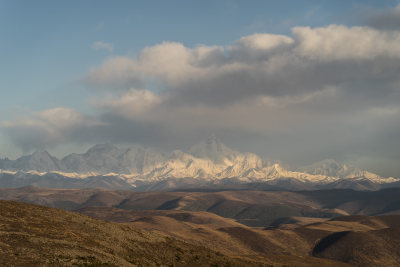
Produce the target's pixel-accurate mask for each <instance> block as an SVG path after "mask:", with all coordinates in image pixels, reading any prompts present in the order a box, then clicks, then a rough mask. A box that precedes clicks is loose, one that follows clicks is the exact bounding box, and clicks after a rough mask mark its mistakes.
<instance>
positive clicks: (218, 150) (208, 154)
mask: <svg viewBox="0 0 400 267" xmlns="http://www.w3.org/2000/svg"><path fill="white" fill-rule="evenodd" d="M188 153H189V154H191V155H193V156H195V157H197V158H206V159H210V160H212V161H213V162H215V163H223V162H224V161H226V160H233V159H234V158H235V157H237V156H238V155H240V154H241V153H239V152H237V151H234V150H232V149H230V148H229V147H227V146H226V145H224V144H223V143H222V142H221V141H220V140H219V139H218V138H217V137H216V136H215V135H210V137H208V138H207V140H206V141H203V142H201V143H199V144H196V145H194V146H192V147H191V148H190V149H189V151H188Z"/></svg>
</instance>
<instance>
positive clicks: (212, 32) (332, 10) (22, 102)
mask: <svg viewBox="0 0 400 267" xmlns="http://www.w3.org/2000/svg"><path fill="white" fill-rule="evenodd" d="M398 4H399V1H394V0H387V1H385V0H380V1H372V0H363V1H361V0H358V1H357V0H348V1H337V0H330V1H328V0H325V1H324V0H319V1H316V0H314V1H311V0H310V1H289V0H280V1H15V0H13V1H11V0H10V1H6V0H0V70H1V76H0V90H1V100H2V101H1V103H2V104H1V105H0V122H3V126H2V128H3V131H1V132H0V133H1V134H0V156H10V157H16V156H18V155H20V154H22V153H28V152H30V151H32V150H34V149H37V148H43V147H44V148H46V149H49V150H50V151H53V152H54V153H55V154H57V155H59V156H61V155H64V154H65V153H67V152H70V151H69V150H71V149H72V148H70V147H73V148H74V149H76V148H81V149H84V148H87V147H88V146H90V145H91V142H90V141H89V140H88V138H83V137H81V136H80V134H77V133H76V132H74V135H76V136H68V137H66V136H63V137H62V138H61V137H60V138H55V139H54V140H56V141H54V142H49V143H47V142H46V141H45V140H44V141H43V140H42V141H40V142H39V141H38V143H40V146H38V147H35V145H34V144H31V145H26V146H23V145H21V144H20V143H19V142H20V141H21V139H18V138H17V139H16V138H13V130H10V131H8V130H5V131H4V128H6V129H10V128H13V127H14V128H15V129H19V130H21V129H22V130H23V131H26V132H28V133H29V132H30V131H33V130H32V129H31V128H29V127H26V126H27V125H31V124H32V123H31V121H30V120H36V119H37V118H36V117H37V116H36V115H32V114H36V113H38V112H39V113H40V112H42V111H44V110H50V109H56V108H60V107H62V108H68V109H69V110H73V111H74V112H77V113H79V114H80V115H79V116H83V117H85V120H86V119H87V120H89V119H90V120H91V121H92V122H93V121H100V122H102V123H104V121H106V120H107V118H109V117H113V116H116V114H117V113H115V112H114V110H113V111H110V104H109V103H108V104H107V105H108V106H107V108H104V103H103V102H104V101H103V102H102V103H103V104H102V105H100V106H101V107H100V108H99V105H98V104H97V105H94V104H93V102H96V101H97V102H96V103H98V102H99V99H103V100H104V99H109V98H112V97H116V98H118V97H123V96H122V95H123V93H121V90H120V89H116V90H115V91H113V90H104V89H98V88H96V87H98V85H99V84H98V83H97V82H95V83H93V82H91V81H89V82H88V77H89V78H91V74H90V73H91V70H98V69H99V68H100V66H103V65H104V66H106V65H107V64H106V63H107V62H108V61H109V60H112V59H115V58H116V57H120V58H126V59H132V58H138V57H140V55H141V54H142V53H143V51H144V49H145V48H146V47H152V46H155V45H158V44H162V43H163V42H165V41H168V42H176V43H179V44H182V45H183V46H184V47H186V48H188V49H192V48H195V47H197V46H198V45H205V46H207V47H212V46H219V47H224V48H225V52H224V53H230V52H229V51H231V50H230V49H231V48H230V47H232V46H234V45H235V44H236V43H237V42H238V40H239V39H240V38H242V37H245V36H251V35H253V34H255V33H268V34H278V35H284V36H288V37H289V38H292V29H293V28H294V27H302V26H306V27H310V28H311V29H314V28H319V27H322V28H324V27H327V26H329V25H332V24H335V25H344V26H345V27H347V28H351V27H352V26H361V27H366V28H373V29H378V28H379V27H380V26H379V27H378V26H376V25H383V24H384V23H380V22H381V21H386V20H385V19H386V18H389V20H390V21H397V20H396V16H397V15H396V14H397V13H396V12H395V11H393V10H395V8H396V6H397V5H398ZM393 17H394V19H393ZM376 21H378V22H377V23H375V22H376ZM374 23H375V24H374ZM379 23H380V24H379ZM376 31H386V29H380V28H379V30H376ZM96 43H97V47H96V46H95V44H96ZM227 51H228V52H227ZM385 53H386V52H385ZM373 62H376V61H373ZM135 64H136V63H135ZM215 64H216V63H215ZM218 64H220V63H218ZM221 64H222V63H221ZM393 64H394V63H393ZM385 66H386V65H385ZM106 67H107V66H106ZM145 75H149V77H150V76H151V77H150V78H149V77H147V78H146V79H150V80H152V79H155V80H157V82H159V83H161V84H162V85H161V87H165V88H167V89H165V90H166V91H168V90H169V91H168V93H169V94H171V92H172V91H173V89H171V88H172V87H171V84H175V83H171V82H170V83H169V84H164V81H160V80H158V78H157V77H158V76H157V75H158V74H157V75H156V74H154V73H152V74H151V75H150V74H149V73H148V70H146V74H145ZM307 75H308V74H307ZM156 76H157V77H156ZM154 77H156V78H154ZM304 79H306V78H304ZM354 79H355V78H354ZM354 79H353V78H352V80H351V83H354V86H359V83H357V85H355V80H354ZM385 79H389V78H385ZM390 79H392V78H390ZM89 80H90V79H89ZM161 80H162V79H161ZM339 80H340V79H339ZM380 80H382V77H377V79H376V82H377V81H380ZM127 82H128V83H129V86H130V87H134V86H137V84H132V83H131V82H132V81H131V80H129V81H127ZM388 82H389V80H388ZM390 82H391V84H393V81H392V80H390ZM326 84H328V82H327V83H326ZM326 84H325V85H326ZM325 85H324V86H325ZM329 85H330V86H331V85H332V84H331V83H329ZM378 85H379V84H378ZM104 86H110V87H113V85H110V84H109V83H107V84H106V85H103V86H99V87H104ZM190 86H193V88H196V86H199V85H198V84H191V85H190ZM209 86H211V85H209ZM249 86H252V85H249ZM385 86H386V85H385ZM146 87H147V88H146ZM211 87H212V86H211ZM324 88H325V87H324ZM131 89H132V88H130V89H129V90H131ZM140 89H149V90H150V91H154V88H152V86H151V85H150V83H149V82H147V83H145V84H141V88H140ZM175 89H176V88H175ZM175 89H174V90H175ZM171 90H172V91H171ZM176 90H177V89H176ZM321 90H322V89H321ZM178 91H179V90H178ZM288 92H289V91H288ZM290 92H292V91H290ZM324 92H325V91H324ZM346 92H350V91H346ZM351 92H352V91H351ZM182 93H183V94H185V92H183V91H182ZM307 93H309V92H308V91H307ZM127 94H128V95H129V94H132V92H131V91H130V92H128V93H127ZM287 94H291V93H287ZM191 95H192V96H193V95H194V96H193V97H194V98H196V97H197V96H196V93H193V92H192V93H191ZM228 95H230V93H229V91H228ZM294 95H296V96H295V97H297V98H298V97H299V96H298V95H297V93H295V94H294ZM365 95H366V93H365V92H364V93H363V96H365ZM232 96H233V93H232ZM259 96H263V97H264V96H268V97H283V96H282V95H279V96H277V95H273V94H267V93H262V94H257V97H259ZM149 97H153V96H149ZM157 97H158V96H157ZM163 97H164V96H161V98H162V99H164V98H165V97H164V98H163ZM202 97H204V98H202ZM208 97H209V96H203V95H199V96H198V97H197V100H198V101H197V100H196V101H197V102H196V103H200V102H201V101H200V100H199V99H207V100H205V101H206V102H205V103H202V104H204V105H208V104H209V103H211V102H209V99H210V98H208ZM284 97H288V96H286V95H285V96H284ZM293 97H294V96H293ZM244 98H245V97H241V98H240V101H242V100H243V99H244ZM297 98H296V99H297ZM146 99H148V98H146ZM157 99H158V98H157ZM176 99H178V98H176ZM182 99H183V98H182ZM182 99H181V98H179V100H176V101H190V99H189V98H184V99H183V100H182ZM285 99H286V98H285ZM374 99H375V100H374V101H375V102H374V104H373V105H372V106H371V108H375V109H379V108H380V110H383V111H382V112H383V113H384V112H387V113H388V114H389V113H390V112H394V110H395V109H396V108H397V106H396V105H395V104H394V103H392V105H391V106H390V107H381V106H379V105H380V104H381V103H383V102H384V100H385V99H384V97H383V96H382V95H380V94H378V95H377V96H375V98H374ZM392 99H393V98H392ZM154 101H161V100H159V99H158V100H154ZM199 101H200V102H199ZM235 101H236V100H235ZM243 101H244V100H243ZM360 101H361V100H360ZM379 101H382V102H379ZM100 102H101V101H100ZM361 102H362V103H358V102H357V103H355V102H354V103H353V102H352V103H351V104H349V105H353V104H354V105H360V106H365V105H370V104H371V101H370V100H369V99H363V100H362V101H361ZM113 103H114V104H115V103H117V102H115V101H114V102H113ZM118 103H120V102H118ZM157 103H158V102H157ZM179 103H183V102H179ZM232 103H233V102H232ZM235 103H237V101H236V102H235ZM291 103H292V102H291ZM200 104H201V103H200ZM232 105H233V104H232ZM113 107H114V106H113ZM384 108H385V109H384ZM287 110H289V109H287ZM337 110H340V108H339V107H338V106H337V105H336V106H335V112H336V111H337ZM113 112H114V113H113ZM132 112H139V111H132ZM259 112H261V111H259ZM288 112H289V111H288ZM307 112H315V111H307ZM348 112H349V114H350V113H351V114H356V113H357V112H358V109H354V111H352V110H349V111H348ZM74 114H75V113H74ZM118 114H120V113H118ZM138 114H139V113H138ZM178 114H181V113H178ZM221 114H222V113H218V114H216V115H218V116H219V115H221ZM357 114H358V113H357ZM32 116H33V117H32ZM35 116H36V117H35ZM38 116H39V115H38ZM218 116H216V117H218ZM221 116H222V115H221ZM304 116H306V115H304ZM307 116H308V117H310V115H307ZM338 116H339V117H340V118H341V122H342V123H344V121H345V120H344V117H346V114H341V115H338ZM366 116H367V115H366ZM39 117H40V116H39ZM289 117H290V116H289V115H288V118H289ZM46 118H47V117H46ZM118 118H119V117H118ZM285 118H286V117H285ZM285 118H282V120H285ZM330 118H331V117H330V115H326V117H321V118H319V119H320V120H321V121H322V120H324V119H330ZM119 119H121V120H123V119H122V118H119ZM124 119H126V118H124ZM41 120H43V118H42V117H41ZM134 120H135V123H136V124H134V123H132V128H127V129H125V128H121V131H129V130H132V129H134V130H132V131H134V132H135V131H136V130H137V131H138V132H141V133H143V134H142V135H139V134H137V135H136V134H133V135H132V136H136V137H132V138H131V139H129V138H126V137H125V136H122V135H120V134H115V133H111V132H110V133H109V135H107V134H105V135H102V136H99V137H96V138H93V140H94V141H93V142H117V143H121V144H122V143H135V142H139V143H145V144H146V145H153V144H154V145H156V146H159V145H161V146H162V143H163V142H164V141H165V142H170V143H171V147H172V146H173V145H174V146H179V142H178V141H177V140H175V139H174V138H172V137H168V134H167V133H170V132H171V131H170V129H166V127H165V126H162V129H163V130H162V131H165V132H163V133H165V134H164V135H160V136H158V135H157V134H154V136H155V137H154V139H157V138H158V141H155V140H153V139H151V138H148V137H143V136H144V135H152V132H151V130H148V129H150V128H151V129H153V128H156V129H159V128H158V127H159V125H153V124H151V126H149V125H147V124H146V123H149V121H151V122H152V123H153V122H154V120H155V119H154V118H147V117H146V118H142V117H141V118H140V119H138V118H137V117H136V115H135V119H134ZM224 120H225V119H224ZM288 120H289V119H288ZM299 120H301V119H299ZM129 121H131V122H132V118H130V120H128V123H129ZM138 121H140V123H141V124H140V125H142V124H143V123H144V121H145V123H144V124H146V126H140V125H138V124H137V123H138ZM4 122H7V123H8V124H7V125H6V126H4ZM174 122H176V123H178V122H177V121H174ZM335 122H336V121H335ZM123 123H124V124H125V125H126V123H127V122H126V121H124V122H123ZM260 123H261V122H260ZM287 123H289V122H287ZM100 124H101V123H100ZM178 124H184V121H183V120H182V121H179V123H178ZM215 124H218V123H217V122H215ZM367 124H368V123H367V122H365V124H364V125H363V127H365V129H367V128H368V127H367ZM10 125H11V126H10ZM16 125H17V126H18V127H17V126H16ZM46 125H47V124H46ZM235 125H236V124H235ZM235 125H234V124H232V125H225V126H224V129H222V128H218V127H214V126H213V125H208V124H207V125H206V126H204V128H205V129H207V130H204V131H203V132H201V134H207V133H211V132H214V133H217V134H219V135H221V136H220V137H222V140H227V142H228V143H230V144H234V146H235V145H236V146H237V148H238V149H244V150H246V149H248V150H251V151H254V152H257V153H260V154H263V153H262V152H263V151H266V150H268V149H269V148H270V147H271V143H277V144H280V142H282V144H284V143H290V144H291V145H292V147H293V149H296V150H298V151H299V152H298V153H294V154H295V155H296V157H297V155H301V154H304V153H308V152H309V151H308V148H307V146H304V147H303V146H301V145H300V144H299V143H302V142H307V141H304V140H305V139H306V138H305V137H304V138H302V137H301V136H302V134H304V135H305V136H306V135H307V129H308V128H307V129H306V128H296V130H298V132H299V133H300V137H299V136H292V135H291V134H290V132H291V131H292V130H293V129H292V130H288V132H286V133H283V132H280V133H279V134H278V133H275V132H273V131H269V130H268V129H267V130H266V129H262V130H260V131H257V130H256V129H253V130H251V131H244V130H243V129H242V128H240V127H239V128H240V129H239V128H237V129H236V128H235V127H236V126H235ZM368 125H371V124H368ZM112 127H113V128H118V127H119V126H118V125H112ZM141 127H142V128H141ZM148 127H150V128H148ZM160 127H161V126H160ZM246 127H247V126H246ZM296 127H297V126H296ZM310 127H311V126H310ZM312 127H316V129H317V131H316V132H319V131H321V133H320V134H319V135H317V138H314V140H315V139H317V140H319V139H320V142H321V144H325V143H326V141H325V140H324V138H323V137H322V135H324V133H323V131H322V130H321V126H320V125H319V126H315V125H314V126H312ZM340 127H344V126H343V125H342V126H340ZM369 127H371V126H369ZM385 127H386V128H387V129H388V131H387V132H384V133H377V132H375V131H373V129H372V130H371V131H372V132H373V133H371V135H370V136H368V137H363V138H365V143H362V144H355V143H354V142H351V144H354V150H353V151H356V152H357V153H355V154H354V153H350V152H349V151H346V152H344V150H343V151H342V150H340V151H336V150H335V149H331V148H332V147H335V144H334V143H332V144H330V145H327V146H326V147H323V149H321V151H318V152H315V149H314V150H313V152H312V153H311V152H310V154H313V156H310V157H309V158H307V160H308V161H312V160H314V159H316V158H319V157H331V156H332V157H336V158H339V159H341V158H343V159H348V158H349V159H351V160H353V161H356V162H357V161H360V162H361V163H360V164H361V165H363V164H364V165H366V164H371V162H374V164H373V165H374V166H378V164H381V163H380V162H382V161H383V160H376V159H377V158H381V159H390V160H386V161H390V162H392V163H391V164H392V165H393V166H394V165H396V164H397V163H398V158H400V156H399V155H397V154H396V153H395V152H393V151H391V150H390V149H386V150H384V151H382V152H380V154H378V153H377V154H376V155H373V156H371V157H370V158H364V159H363V160H359V159H360V158H362V157H361V156H360V155H365V152H364V150H363V149H360V148H358V146H362V145H363V146H365V144H367V143H369V144H370V143H371V142H372V141H371V140H381V139H384V137H383V136H392V135H395V134H396V133H397V129H392V128H393V127H392V128H391V127H389V126H385ZM192 128H193V127H192ZM192 128H191V126H188V127H187V128H185V129H184V131H185V134H186V135H192V132H191V131H190V130H189V129H192ZM243 128H245V127H244V126H243ZM255 128H257V127H255ZM372 128H373V126H372ZM386 128H385V129H386ZM340 129H342V128H340ZM363 129H364V128H363ZM36 130H37V129H36V128H35V132H36ZM192 130H193V129H192ZM49 131H53V132H54V129H53V130H49ZM104 131H105V132H108V130H104ZM157 131H160V130H157ZM193 131H194V130H193ZM232 131H233V132H235V133H236V134H233V133H232ZM282 131H283V130H282ZM347 131H348V129H347V128H346V130H343V131H339V132H340V133H339V134H340V135H341V136H342V138H343V140H344V139H345V138H347V137H346V136H348V135H351V134H352V132H351V131H349V132H347ZM78 132H82V131H78ZM172 132H173V131H172ZM37 134H38V135H42V136H45V135H46V134H42V133H40V132H38V133H37ZM285 134H286V135H287V136H288V140H289V142H287V141H282V140H280V139H279V138H274V137H276V135H279V136H282V135H285ZM170 135H176V134H175V133H170ZM199 135H200V133H199ZM52 136H53V135H52ZM77 136H79V137H77ZM192 136H193V138H178V139H180V140H183V143H182V144H181V146H182V147H185V146H186V145H188V144H189V143H191V142H192V141H194V140H196V139H198V138H200V137H199V136H197V135H196V134H193V135H192ZM21 138H24V139H23V141H25V140H32V142H33V143H34V142H35V140H36V139H35V138H37V137H35V138H34V137H32V136H24V137H21ZM135 138H136V139H135ZM374 138H375V139H374ZM385 138H386V137H385ZM359 139H360V138H359ZM73 140H78V141H76V142H75V141H73ZM119 140H120V142H118V141H119ZM160 140H161V141H160ZM252 140H253V141H252ZM302 140H303V141H302ZM56 142H59V144H57V145H56V144H55V143H56ZM260 142H264V145H262V146H260ZM349 142H350V141H349ZM375 142H378V143H379V141H374V143H375ZM328 143H329V142H328ZM382 145H383V146H388V145H387V144H386V143H382ZM166 147H167V148H170V147H169V146H166ZM276 147H279V145H276ZM311 147H313V146H311ZM319 147H321V145H320V146H319ZM281 148H282V149H281V150H280V152H276V151H277V150H278V148H271V149H270V150H271V151H275V152H271V153H265V156H268V157H274V156H277V157H278V158H279V159H287V160H289V161H292V162H294V163H296V162H297V161H296V160H294V159H293V158H292V157H290V156H285V153H286V154H288V153H289V152H285V151H290V148H288V147H285V146H281ZM313 148H314V147H313ZM370 150H371V151H373V150H376V149H374V148H372V147H371V148H370ZM370 150H368V151H370ZM385 151H386V152H387V153H385ZM293 157H295V156H293ZM363 157H364V156H363ZM307 160H305V161H307ZM392 165H391V166H392ZM390 168H391V170H392V172H391V173H394V172H397V169H396V170H395V168H394V167H390ZM377 169H379V168H378V167H377ZM399 174H400V170H399Z"/></svg>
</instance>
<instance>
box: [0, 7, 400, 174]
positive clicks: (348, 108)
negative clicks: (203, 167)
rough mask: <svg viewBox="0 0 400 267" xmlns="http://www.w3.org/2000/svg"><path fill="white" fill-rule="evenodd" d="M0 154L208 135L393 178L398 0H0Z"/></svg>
mask: <svg viewBox="0 0 400 267" xmlns="http://www.w3.org/2000/svg"><path fill="white" fill-rule="evenodd" d="M0 21H1V23H0V25H1V26H0V34H1V36H2V42H0V51H1V52H0V53H1V57H0V58H1V60H0V67H1V69H2V70H3V75H2V77H1V78H0V87H1V90H2V93H3V94H2V100H3V101H2V105H1V107H0V148H1V149H0V157H10V158H17V157H19V156H20V155H23V154H27V153H31V152H32V151H34V150H36V149H46V150H48V151H49V152H50V153H51V154H54V155H55V156H57V157H62V156H64V155H67V154H69V153H71V152H78V153H82V152H84V151H86V150H87V149H88V148H89V147H91V146H92V145H94V144H97V143H111V144H115V145H117V146H119V147H122V146H126V145H129V144H141V145H145V146H149V147H155V148H159V149H163V150H171V149H187V148H188V147H189V146H190V145H193V144H195V143H198V142H200V141H202V140H204V139H206V138H207V137H208V136H209V135H210V134H216V135H217V136H218V137H219V138H220V139H221V140H222V142H223V143H225V144H226V145H228V146H229V147H231V148H232V149H235V150H238V151H241V152H253V153H256V154H258V155H260V156H262V157H265V158H270V159H272V160H280V161H283V162H285V163H288V164H291V165H293V166H300V165H308V164H311V163H313V162H317V161H319V160H323V159H327V158H333V159H335V160H338V161H341V162H350V163H352V164H353V165H355V166H357V167H359V168H363V169H366V170H369V171H373V172H376V173H379V174H381V175H384V176H393V177H400V141H399V137H400V116H399V115H400V75H399V74H400V4H399V1H392V0H388V1H372V0H369V1H361V0H352V1H346V2H338V1H316V0H307V1H298V2H293V1H254V2H252V4H249V3H246V2H240V1H218V2H214V1H202V2H201V3H200V2H194V1H193V2H188V1H168V2H161V1H149V2H145V3H144V2H137V1H118V2H116V3H115V2H110V1H85V2H78V1H68V2H61V3H55V2H53V1H38V2H22V1H7V0H6V1H1V3H0Z"/></svg>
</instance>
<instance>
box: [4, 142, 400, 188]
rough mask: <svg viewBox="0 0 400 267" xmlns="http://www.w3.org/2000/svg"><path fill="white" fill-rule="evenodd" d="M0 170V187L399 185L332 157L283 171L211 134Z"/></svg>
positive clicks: (103, 147)
mask: <svg viewBox="0 0 400 267" xmlns="http://www.w3.org/2000/svg"><path fill="white" fill-rule="evenodd" d="M0 169H1V170H0V187H19V186H27V185H35V186H41V187H61V188H87V187H107V188H113V189H136V190H143V191H148V190H174V189H175V190H176V189H186V190H188V189H193V188H197V189H198V188H203V189H204V188H205V189H207V188H208V189H210V188H212V189H216V190H218V189H251V188H256V189H275V190H279V189H287V190H313V189H326V188H329V189H330V188H352V189H358V190H377V189H381V188H386V187H393V186H397V185H400V179H399V178H393V177H389V178H384V177H381V176H380V175H378V174H375V173H371V172H368V171H365V170H361V169H358V168H356V167H353V166H350V165H347V164H339V163H338V162H336V161H334V160H331V159H328V160H323V161H320V162H317V163H314V164H312V165H310V166H305V167H302V168H298V169H288V168H285V167H283V166H282V164H280V163H277V162H271V161H267V160H264V159H262V158H261V157H259V156H257V155H256V154H254V153H241V152H238V151H235V150H232V149H230V148H229V147H227V146H226V145H225V144H223V143H222V142H221V141H220V140H219V139H218V138H217V137H216V136H215V135H211V136H210V137H209V138H208V139H207V140H205V141H203V142H201V143H199V144H196V145H194V146H192V147H191V148H189V149H188V150H187V151H186V152H185V151H182V150H174V151H172V152H170V153H165V152H162V151H159V150H156V149H154V148H146V147H142V146H139V145H134V146H130V147H128V148H118V147H116V146H115V145H112V144H99V145H95V146H93V147H92V148H90V149H89V150H88V151H87V152H86V153H83V154H76V153H73V154H70V155H68V156H66V157H64V158H62V159H58V158H56V157H54V156H52V155H50V154H49V153H48V152H47V151H45V150H41V151H36V152H34V153H33V154H31V155H26V156H22V157H20V158H18V159H16V160H9V159H1V160H0Z"/></svg>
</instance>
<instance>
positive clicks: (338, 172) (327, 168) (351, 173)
mask: <svg viewBox="0 0 400 267" xmlns="http://www.w3.org/2000/svg"><path fill="white" fill-rule="evenodd" d="M299 171H301V172H305V173H310V174H314V175H324V176H330V177H337V178H342V179H368V180H370V181H372V182H378V183H383V182H394V181H395V180H396V179H394V178H392V177H389V178H383V177H381V176H379V175H378V174H375V173H372V172H368V171H365V170H361V169H359V168H356V167H354V166H351V165H348V164H340V163H338V162H336V161H335V160H333V159H326V160H322V161H319V162H316V163H314V164H312V165H309V166H306V167H303V168H300V169H299Z"/></svg>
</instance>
